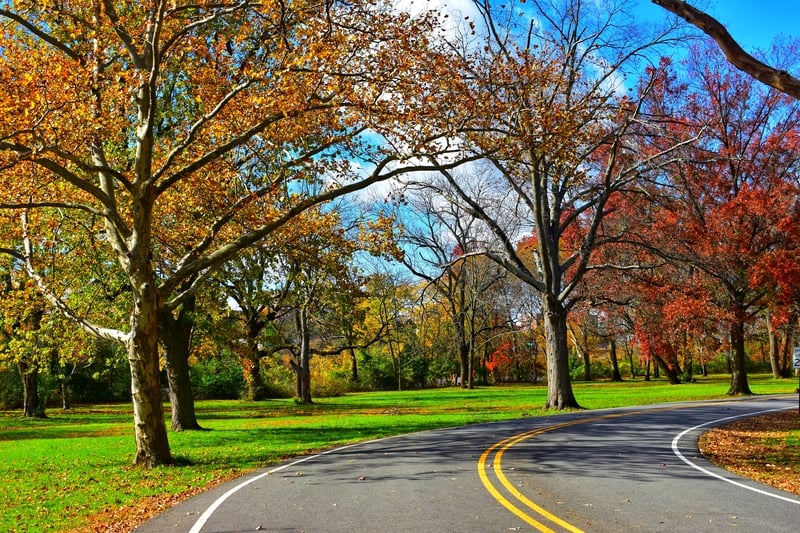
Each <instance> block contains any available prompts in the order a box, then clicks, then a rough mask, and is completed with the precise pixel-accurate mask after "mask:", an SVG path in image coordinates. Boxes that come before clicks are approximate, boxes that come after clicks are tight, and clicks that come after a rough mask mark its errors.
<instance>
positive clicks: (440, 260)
mask: <svg viewBox="0 0 800 533" xmlns="http://www.w3.org/2000/svg"><path fill="white" fill-rule="evenodd" d="M470 185H471V186H472V187H470V189H469V194H470V195H471V196H474V197H480V196H481V195H482V194H483V191H482V186H483V184H481V183H480V182H479V181H478V180H475V182H473V183H471V184H470ZM453 195H454V191H453V190H452V189H451V187H450V186H449V184H448V183H447V181H446V180H443V179H440V180H437V179H436V178H435V177H431V178H430V180H429V181H417V182H412V183H408V184H407V185H406V186H405V188H404V190H403V193H402V196H403V199H404V200H403V205H402V206H401V207H400V209H399V213H398V217H400V218H401V221H402V223H403V224H404V227H403V230H402V235H401V237H400V242H401V243H402V245H404V246H406V247H408V248H409V252H408V253H406V254H405V255H404V257H403V264H404V265H405V266H406V268H408V270H409V271H410V272H411V273H412V274H414V275H415V276H417V277H419V278H421V279H423V280H425V281H426V282H427V284H428V287H426V288H425V291H430V292H431V294H430V298H431V299H432V300H434V301H436V302H438V303H439V304H440V305H441V307H442V309H443V310H444V312H445V315H446V316H447V317H448V318H449V320H450V321H451V322H452V324H453V329H454V331H455V342H456V345H457V347H458V362H459V367H460V377H459V380H458V381H459V383H460V384H461V386H462V387H464V388H470V389H471V388H473V379H474V372H473V361H474V359H475V347H476V346H475V345H476V341H477V339H478V334H479V330H480V329H481V326H480V325H479V319H480V318H481V317H479V314H480V312H481V311H482V308H483V303H484V302H485V301H486V300H487V295H488V294H490V289H492V288H493V287H494V286H496V285H497V284H498V283H500V282H501V280H502V279H503V277H504V276H505V271H504V269H502V268H500V267H498V266H497V265H496V264H492V263H487V262H486V261H485V260H484V261H482V259H484V258H482V257H478V256H476V255H474V254H475V253H476V252H479V251H480V246H481V244H480V243H482V242H484V241H485V239H486V235H483V234H485V233H486V228H485V227H484V226H483V224H482V223H481V221H480V220H479V219H478V218H476V217H475V216H473V215H471V213H470V212H469V211H468V210H466V209H464V208H463V207H462V206H459V205H458V204H456V203H453V202H447V201H446V200H444V199H446V198H452V197H453ZM423 296H424V294H423Z"/></svg>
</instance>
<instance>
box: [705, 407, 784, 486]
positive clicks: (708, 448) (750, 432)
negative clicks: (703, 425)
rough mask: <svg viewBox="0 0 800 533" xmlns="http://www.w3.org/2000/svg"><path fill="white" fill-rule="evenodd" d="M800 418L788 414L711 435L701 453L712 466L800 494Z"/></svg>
mask: <svg viewBox="0 0 800 533" xmlns="http://www.w3.org/2000/svg"><path fill="white" fill-rule="evenodd" d="M798 436H800V416H798V414H797V412H796V411H794V410H792V411H784V412H780V413H773V414H769V415H765V416H759V417H755V418H748V419H745V420H740V421H738V422H735V423H733V424H729V425H726V426H721V427H718V428H715V429H712V430H711V431H708V432H707V433H705V434H704V435H703V436H702V437H701V438H700V443H699V444H700V452H701V453H702V454H703V455H704V456H705V457H706V458H707V459H708V460H709V461H711V462H713V463H714V464H716V465H717V466H720V467H722V468H725V469H727V470H730V471H731V472H735V473H737V474H739V475H741V476H744V477H747V478H750V479H754V480H756V481H759V482H761V483H764V484H767V485H770V486H772V487H775V488H778V489H781V490H785V491H787V492H792V493H794V494H800V447H798V446H797V439H798Z"/></svg>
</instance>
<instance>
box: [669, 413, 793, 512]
mask: <svg viewBox="0 0 800 533" xmlns="http://www.w3.org/2000/svg"><path fill="white" fill-rule="evenodd" d="M788 409H791V407H789V408H787V407H781V408H778V409H767V410H764V411H755V412H752V413H747V414H743V415H734V416H726V417H725V418H718V419H717V420H711V421H710V422H705V423H703V424H698V425H696V426H694V427H691V428H689V429H686V430H684V431H682V432H680V433H679V434H678V435H676V436H675V438H674V439H672V451H673V452H674V453H675V455H677V456H678V458H679V459H680V460H681V461H683V462H684V463H686V464H687V465H689V466H691V467H692V468H694V469H696V470H699V471H700V472H702V473H704V474H706V475H708V476H711V477H714V478H717V479H721V480H722V481H725V482H726V483H730V484H732V485H736V486H737V487H741V488H743V489H747V490H751V491H753V492H757V493H759V494H763V495H764V496H769V497H771V498H777V499H779V500H783V501H786V502H789V503H794V504H797V505H800V500H797V499H795V498H787V497H786V496H780V495H778V494H774V493H771V492H767V491H765V490H761V489H757V488H755V487H751V486H748V485H745V484H744V483H739V482H738V481H735V480H733V479H729V478H727V477H725V476H721V475H720V474H716V473H714V472H711V471H710V470H707V469H705V468H703V467H702V466H700V465H698V464H695V463H693V462H692V461H691V460H690V459H688V458H687V457H686V456H685V455H683V454H682V453H681V452H680V450H679V449H678V443H679V442H680V440H681V438H682V437H683V436H684V435H686V434H687V433H690V432H692V431H694V430H696V429H699V428H701V427H703V426H709V425H712V424H718V423H720V422H726V421H728V420H734V419H736V418H747V417H750V416H756V415H760V414H764V413H772V412H776V411H787V410H788Z"/></svg>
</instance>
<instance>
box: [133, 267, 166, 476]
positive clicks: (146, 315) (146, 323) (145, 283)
mask: <svg viewBox="0 0 800 533" xmlns="http://www.w3.org/2000/svg"><path fill="white" fill-rule="evenodd" d="M132 255H133V254H132ZM144 262H145V263H146V260H144ZM132 270H133V269H132ZM148 271H149V268H148V267H146V266H145V267H142V268H140V269H138V271H137V270H134V272H135V273H136V274H135V275H132V276H131V281H132V290H133V297H134V298H133V299H134V308H133V312H132V313H131V333H130V337H129V338H128V340H127V342H126V349H127V353H128V362H129V363H130V369H131V397H132V400H133V426H134V435H135V439H136V457H135V458H134V464H136V465H140V466H145V467H147V468H151V467H154V466H157V465H163V464H169V463H171V462H172V456H171V455H170V450H169V438H168V436H167V425H166V423H165V422H164V405H163V403H162V400H161V376H160V368H159V352H158V322H159V310H158V295H157V294H156V290H155V287H154V276H153V275H152V272H149V274H150V275H148Z"/></svg>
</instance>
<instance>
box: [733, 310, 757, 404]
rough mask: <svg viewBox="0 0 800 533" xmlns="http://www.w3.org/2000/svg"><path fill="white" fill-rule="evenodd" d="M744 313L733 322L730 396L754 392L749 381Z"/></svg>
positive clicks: (738, 315) (739, 314)
mask: <svg viewBox="0 0 800 533" xmlns="http://www.w3.org/2000/svg"><path fill="white" fill-rule="evenodd" d="M742 314H743V313H738V314H737V319H736V320H734V321H733V323H732V324H731V386H730V388H729V389H728V395H729V396H735V395H738V394H753V393H752V392H751V391H750V385H749V384H748V382H747V354H746V353H745V350H744V319H742V318H741V315H742Z"/></svg>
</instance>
